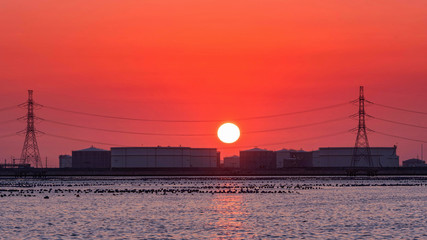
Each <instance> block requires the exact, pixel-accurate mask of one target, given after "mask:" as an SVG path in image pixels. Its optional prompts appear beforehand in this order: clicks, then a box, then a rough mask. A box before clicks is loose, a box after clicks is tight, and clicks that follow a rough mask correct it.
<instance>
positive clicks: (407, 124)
mask: <svg viewBox="0 0 427 240" xmlns="http://www.w3.org/2000/svg"><path fill="white" fill-rule="evenodd" d="M372 118H374V119H377V120H380V121H384V122H389V123H394V124H400V125H405V126H410V127H416V128H423V129H427V127H426V126H420V125H415V124H410V123H403V122H398V121H392V120H387V119H384V118H378V117H372Z"/></svg>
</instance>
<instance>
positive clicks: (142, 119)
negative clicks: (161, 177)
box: [39, 102, 350, 123]
mask: <svg viewBox="0 0 427 240" xmlns="http://www.w3.org/2000/svg"><path fill="white" fill-rule="evenodd" d="M347 104H350V102H345V103H340V104H334V105H329V106H323V107H318V108H312V109H308V110H303V111H295V112H287V113H280V114H273V115H263V116H253V117H245V118H235V119H232V120H234V121H244V120H256V119H265V118H276V117H282V116H289V115H295V114H302V113H309V112H315V111H321V110H326V109H331V108H336V107H341V106H344V105H347ZM39 106H42V107H44V108H46V109H51V110H55V111H61V112H67V113H73V114H80V115H86V116H92V117H101V118H109V119H119V120H130V121H141V122H165V123H194V122H222V121H224V120H223V119H217V120H169V119H148V118H130V117H120V116H112V115H104V114H95V113H88V112H80V111H74V110H67V109H63V108H58V107H52V106H48V105H39Z"/></svg>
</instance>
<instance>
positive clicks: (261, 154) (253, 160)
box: [240, 148, 276, 169]
mask: <svg viewBox="0 0 427 240" xmlns="http://www.w3.org/2000/svg"><path fill="white" fill-rule="evenodd" d="M240 168H241V169H275V168H276V153H275V152H273V151H269V150H266V149H260V148H253V149H249V150H244V151H240Z"/></svg>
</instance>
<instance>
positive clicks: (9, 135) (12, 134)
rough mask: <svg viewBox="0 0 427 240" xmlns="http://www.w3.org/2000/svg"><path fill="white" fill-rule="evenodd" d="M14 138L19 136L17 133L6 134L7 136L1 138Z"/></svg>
mask: <svg viewBox="0 0 427 240" xmlns="http://www.w3.org/2000/svg"><path fill="white" fill-rule="evenodd" d="M13 136H17V134H16V133H11V134H6V135H2V136H0V138H7V137H13Z"/></svg>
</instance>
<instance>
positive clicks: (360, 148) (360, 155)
mask: <svg viewBox="0 0 427 240" xmlns="http://www.w3.org/2000/svg"><path fill="white" fill-rule="evenodd" d="M365 117H366V112H365V96H364V93H363V86H360V94H359V125H358V127H357V136H356V143H355V144H354V149H353V157H352V158H351V167H357V165H360V164H361V163H368V166H369V167H373V162H372V156H371V149H370V148H369V142H368V134H367V133H366V123H365Z"/></svg>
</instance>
